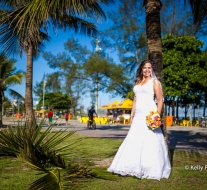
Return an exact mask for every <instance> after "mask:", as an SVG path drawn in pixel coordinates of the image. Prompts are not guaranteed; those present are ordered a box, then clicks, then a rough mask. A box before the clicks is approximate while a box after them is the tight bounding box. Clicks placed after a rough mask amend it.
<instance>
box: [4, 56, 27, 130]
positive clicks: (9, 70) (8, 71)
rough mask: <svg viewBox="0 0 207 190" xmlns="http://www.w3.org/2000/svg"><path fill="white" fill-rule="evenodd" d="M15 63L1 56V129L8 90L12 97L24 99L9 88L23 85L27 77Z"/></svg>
mask: <svg viewBox="0 0 207 190" xmlns="http://www.w3.org/2000/svg"><path fill="white" fill-rule="evenodd" d="M15 63H16V61H15V60H11V59H9V58H8V57H6V56H5V55H4V54H3V53H1V54H0V127H2V106H3V104H2V100H3V97H4V91H5V90H7V91H8V93H9V94H10V95H11V96H13V97H20V98H21V99H23V97H22V96H21V95H20V94H19V93H17V92H16V91H15V90H12V89H11V88H9V87H10V86H12V85H15V84H21V83H22V82H23V79H24V77H25V73H24V72H23V71H20V70H19V71H17V70H16V68H15Z"/></svg>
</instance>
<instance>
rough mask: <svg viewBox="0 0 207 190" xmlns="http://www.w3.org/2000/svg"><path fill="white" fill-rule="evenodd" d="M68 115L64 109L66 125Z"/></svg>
mask: <svg viewBox="0 0 207 190" xmlns="http://www.w3.org/2000/svg"><path fill="white" fill-rule="evenodd" d="M68 116H69V114H68V112H67V111H66V112H65V121H66V125H68Z"/></svg>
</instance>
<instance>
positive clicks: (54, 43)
mask: <svg viewBox="0 0 207 190" xmlns="http://www.w3.org/2000/svg"><path fill="white" fill-rule="evenodd" d="M117 7H118V6H117V1H116V4H115V5H111V6H109V7H106V6H103V9H104V11H105V12H108V11H111V10H115V9H117ZM110 24H111V22H110V20H106V21H104V20H102V21H101V23H96V25H97V26H98V30H100V31H101V30H104V29H106V28H107V27H109V26H110ZM50 35H51V40H50V42H48V43H47V44H46V45H45V48H44V51H48V52H51V53H52V54H54V55H56V54H58V53H60V52H63V51H64V43H65V42H66V41H67V39H68V38H69V37H71V36H73V37H74V38H75V39H78V40H79V41H80V43H81V44H82V45H86V46H88V47H89V48H92V47H91V39H92V37H88V36H85V35H80V34H75V33H74V32H73V31H69V30H68V31H66V32H63V31H58V34H57V35H56V34H54V32H53V31H50ZM112 56H113V55H112ZM114 57H116V53H114ZM14 58H15V59H16V60H17V63H16V67H17V69H18V70H19V69H20V70H23V71H26V57H25V55H24V54H23V56H22V58H20V57H19V56H18V55H17V56H15V57H14ZM52 72H54V69H51V68H49V66H48V65H47V62H46V61H45V60H44V59H43V58H42V56H41V55H40V56H39V58H38V59H36V60H34V66H33V85H35V84H36V82H40V81H41V80H42V78H43V75H44V73H45V74H48V73H52ZM12 88H13V89H15V90H16V91H17V92H19V93H20V94H21V95H22V96H24V95H25V81H24V83H23V84H22V85H15V86H14V87H12ZM33 98H35V97H33ZM117 99H120V100H121V97H119V96H118V97H114V98H112V97H111V96H110V94H106V93H102V92H100V93H99V106H101V105H104V104H107V103H110V102H112V101H114V100H117ZM90 102H91V100H90V96H89V95H88V97H83V101H82V104H83V105H84V107H85V108H87V107H89V106H90ZM34 104H35V101H34Z"/></svg>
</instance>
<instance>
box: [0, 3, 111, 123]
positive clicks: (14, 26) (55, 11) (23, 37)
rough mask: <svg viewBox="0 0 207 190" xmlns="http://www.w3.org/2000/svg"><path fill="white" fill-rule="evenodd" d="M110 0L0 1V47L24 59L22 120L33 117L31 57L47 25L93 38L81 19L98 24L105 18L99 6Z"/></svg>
mask: <svg viewBox="0 0 207 190" xmlns="http://www.w3.org/2000/svg"><path fill="white" fill-rule="evenodd" d="M110 2H113V0H87V1H86V0H83V1H79V0H65V1H53V0H39V1H38V0H26V1H21V0H0V5H2V7H3V8H4V10H3V13H1V15H0V19H1V26H0V35H1V38H0V43H1V44H3V49H4V51H5V52H7V53H11V52H17V50H20V54H21V52H22V51H24V52H25V53H26V55H27V71H26V93H25V106H26V119H27V120H30V119H32V118H33V117H34V115H33V110H32V108H33V98H32V76H33V57H34V56H35V55H36V56H37V55H38V52H39V50H40V49H39V46H40V45H43V43H44V41H45V40H48V39H49V36H48V28H49V26H50V25H52V26H53V28H54V29H55V30H56V29H58V28H61V29H63V30H65V29H72V30H74V31H75V32H76V33H77V32H80V33H83V34H86V35H90V36H93V35H96V33H97V30H96V26H95V25H94V24H93V23H91V22H88V21H85V20H83V19H81V17H86V18H88V19H96V20H100V19H101V18H106V16H105V13H104V11H103V10H102V8H101V6H100V3H104V4H108V3H110ZM8 8H9V9H8Z"/></svg>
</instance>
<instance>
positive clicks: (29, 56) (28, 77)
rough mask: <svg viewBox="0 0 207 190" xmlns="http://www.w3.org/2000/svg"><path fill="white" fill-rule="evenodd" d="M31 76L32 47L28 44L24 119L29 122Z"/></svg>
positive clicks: (31, 107) (31, 111) (31, 112)
mask: <svg viewBox="0 0 207 190" xmlns="http://www.w3.org/2000/svg"><path fill="white" fill-rule="evenodd" d="M32 78H33V48H32V46H31V45H29V46H28V50H27V72H26V92H25V108H26V114H25V117H26V121H28V122H30V121H32V120H33V119H34V112H33V97H32V82H33V80H32Z"/></svg>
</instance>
